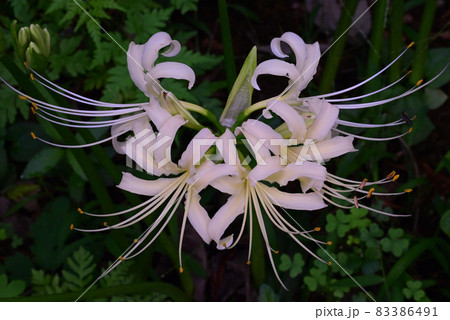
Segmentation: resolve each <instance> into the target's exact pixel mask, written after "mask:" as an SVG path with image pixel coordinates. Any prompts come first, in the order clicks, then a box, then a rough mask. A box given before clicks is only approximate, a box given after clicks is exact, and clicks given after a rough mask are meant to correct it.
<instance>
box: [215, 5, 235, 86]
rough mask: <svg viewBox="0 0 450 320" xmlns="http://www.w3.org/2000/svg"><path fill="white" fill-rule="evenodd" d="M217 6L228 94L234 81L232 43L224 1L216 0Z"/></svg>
mask: <svg viewBox="0 0 450 320" xmlns="http://www.w3.org/2000/svg"><path fill="white" fill-rule="evenodd" d="M217 4H218V7H219V20H220V31H221V33H222V44H223V55H224V59H225V61H224V65H225V76H226V79H227V87H228V92H230V91H231V88H233V84H234V81H235V80H236V64H235V61H234V53H233V42H232V41H231V30H230V21H229V19H228V8H227V2H226V0H217Z"/></svg>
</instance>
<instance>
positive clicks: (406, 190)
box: [405, 189, 413, 193]
mask: <svg viewBox="0 0 450 320" xmlns="http://www.w3.org/2000/svg"><path fill="white" fill-rule="evenodd" d="M411 191H413V189H405V192H406V193H409V192H411Z"/></svg>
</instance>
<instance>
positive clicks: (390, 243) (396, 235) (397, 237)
mask: <svg viewBox="0 0 450 320" xmlns="http://www.w3.org/2000/svg"><path fill="white" fill-rule="evenodd" d="M402 236H403V229H401V228H390V229H389V231H388V237H386V238H383V239H381V242H380V243H381V247H382V249H383V251H384V252H392V253H393V254H394V256H396V257H400V256H401V255H402V254H403V252H405V251H406V250H407V249H408V247H409V240H408V239H404V238H402Z"/></svg>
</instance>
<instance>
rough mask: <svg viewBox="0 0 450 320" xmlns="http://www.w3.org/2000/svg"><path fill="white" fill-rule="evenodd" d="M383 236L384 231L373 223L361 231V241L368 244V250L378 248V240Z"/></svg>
mask: <svg viewBox="0 0 450 320" xmlns="http://www.w3.org/2000/svg"><path fill="white" fill-rule="evenodd" d="M381 236H383V230H381V229H380V227H379V226H378V224H376V223H371V224H370V226H369V228H363V229H361V230H360V237H361V240H362V241H364V242H365V243H366V246H367V247H368V248H373V247H376V246H377V238H380V237H381Z"/></svg>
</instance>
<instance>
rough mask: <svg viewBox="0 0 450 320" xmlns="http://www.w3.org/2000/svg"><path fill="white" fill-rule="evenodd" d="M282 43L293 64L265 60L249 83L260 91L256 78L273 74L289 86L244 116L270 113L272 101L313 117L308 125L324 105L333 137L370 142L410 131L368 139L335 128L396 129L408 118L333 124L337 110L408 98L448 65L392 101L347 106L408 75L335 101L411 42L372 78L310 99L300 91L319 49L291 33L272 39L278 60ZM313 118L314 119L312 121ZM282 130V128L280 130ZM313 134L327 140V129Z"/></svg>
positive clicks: (315, 137)
mask: <svg viewBox="0 0 450 320" xmlns="http://www.w3.org/2000/svg"><path fill="white" fill-rule="evenodd" d="M281 42H284V43H285V44H287V45H288V46H289V47H290V48H291V50H292V51H293V53H294V55H295V59H296V63H295V64H292V63H288V62H285V61H282V60H279V59H272V60H268V61H264V62H262V63H260V64H259V65H258V66H257V67H256V69H255V72H254V74H253V77H252V80H251V84H252V86H253V87H254V88H255V89H257V90H260V87H259V85H258V83H257V78H258V76H259V75H261V74H271V75H276V76H285V77H288V78H289V85H288V86H287V88H286V89H285V90H284V91H283V92H282V93H281V94H280V95H278V96H277V97H275V98H273V99H269V100H267V101H263V102H260V103H257V104H254V105H252V106H250V107H249V108H248V109H247V110H245V111H244V113H245V114H246V115H249V114H250V113H251V112H253V111H255V110H258V109H261V108H265V107H267V109H269V110H270V109H271V108H272V104H273V102H271V101H273V100H276V101H284V102H286V103H287V104H289V105H290V106H292V107H293V108H295V109H296V110H297V111H298V112H299V113H300V114H301V115H302V116H305V117H309V116H311V115H312V116H313V117H312V118H310V119H309V120H311V121H310V123H313V122H314V121H317V116H318V112H321V111H320V109H323V107H322V108H317V106H319V104H322V105H323V106H327V107H326V108H325V110H324V111H322V112H325V111H326V113H325V115H323V116H321V117H319V118H320V119H326V120H324V121H325V122H326V123H327V125H328V126H330V129H331V131H332V132H333V134H332V135H336V134H342V135H345V136H351V137H354V138H358V139H363V140H369V141H388V140H393V139H397V138H400V137H402V136H404V135H406V134H408V133H410V132H411V130H412V128H409V130H407V131H406V132H404V133H402V134H399V135H396V136H392V137H386V138H371V137H364V136H359V135H355V134H352V133H349V132H346V131H345V130H342V129H338V128H337V126H338V125H340V126H346V127H354V128H367V129H370V128H383V127H391V126H399V125H404V124H408V125H410V123H411V121H410V120H411V119H409V118H406V119H405V118H402V119H399V120H397V121H393V122H390V123H384V124H368V123H358V122H351V121H345V120H341V119H338V118H337V117H336V120H335V122H334V123H332V121H331V120H332V119H333V118H334V117H335V115H337V114H338V113H339V112H338V110H354V109H362V108H371V107H376V106H380V105H383V104H386V103H389V102H392V101H395V100H398V99H401V98H403V97H405V96H407V95H410V94H412V93H414V92H416V91H418V90H420V89H422V88H423V87H425V86H426V85H428V84H429V83H431V82H433V81H434V80H435V79H436V78H438V77H439V76H440V75H441V74H442V73H443V72H444V71H445V70H446V69H447V66H446V67H445V68H444V69H443V70H442V71H441V72H439V73H438V74H437V75H436V76H435V77H433V78H432V79H431V80H429V81H427V82H423V81H422V80H420V81H418V82H417V84H416V85H415V86H414V87H413V88H411V89H410V90H408V91H406V92H404V93H402V94H399V95H397V96H394V97H391V98H387V99H383V100H378V101H374V102H366V103H348V102H351V101H355V100H361V99H364V98H366V97H369V96H372V95H375V94H377V93H380V92H382V91H384V90H386V89H388V88H390V87H392V86H394V85H395V84H397V83H399V82H400V81H401V80H403V79H404V78H405V77H406V76H407V75H408V74H409V73H410V71H409V72H407V73H406V74H405V75H403V76H402V77H400V78H399V79H398V80H396V81H394V82H393V83H391V84H389V85H387V86H386V87H384V88H381V89H379V90H376V91H374V92H370V93H368V94H364V95H360V96H355V97H349V98H334V97H335V96H338V95H341V94H344V93H347V92H350V91H352V90H354V89H357V88H360V87H361V86H363V85H365V84H366V83H368V82H369V81H371V80H372V79H374V78H376V77H378V76H379V75H381V74H382V73H383V72H384V71H386V70H387V69H388V68H389V67H390V66H392V65H393V64H394V63H395V62H396V61H397V60H398V59H400V57H402V56H403V55H404V54H405V53H406V51H407V50H408V49H409V48H410V47H411V46H412V45H413V43H411V44H410V45H408V47H407V48H406V49H405V50H403V51H402V52H401V53H400V54H399V55H398V56H397V58H395V59H394V60H393V61H392V62H391V63H389V64H388V65H387V66H386V67H384V68H383V69H381V70H380V71H379V72H377V73H376V74H374V75H373V76H371V77H369V78H367V79H366V80H364V81H362V82H360V83H358V84H356V85H354V86H352V87H350V88H347V89H343V90H339V91H336V92H332V93H328V94H322V95H317V96H312V97H299V95H300V93H301V92H302V90H303V89H304V88H306V86H307V85H308V83H309V82H310V81H311V80H312V78H313V76H314V74H315V73H316V69H317V65H318V63H319V59H320V57H321V55H320V49H319V46H318V44H317V43H314V44H312V45H309V44H305V43H304V41H303V40H302V39H301V38H300V37H299V36H297V35H296V34H294V33H292V32H286V33H284V34H283V35H282V36H281V37H280V38H274V39H273V40H272V42H271V49H272V52H273V53H274V54H275V55H276V56H277V57H278V58H285V57H287V55H286V54H285V53H284V52H283V51H282V49H281ZM314 101H322V102H320V103H319V102H314ZM330 105H332V106H333V108H330ZM333 109H334V110H333ZM337 109H338V110H337ZM314 116H315V117H316V118H315V119H314ZM244 118H245V117H244ZM316 126H317V125H314V124H313V125H312V127H313V129H314V127H316ZM319 127H325V126H324V125H323V124H322V125H320V126H319ZM281 129H285V128H281ZM284 131H286V130H284ZM315 131H317V130H311V133H310V137H309V138H313V139H315V140H322V139H323V138H325V137H326V138H330V135H329V134H326V130H320V132H315ZM324 134H325V135H324ZM283 136H284V135H283Z"/></svg>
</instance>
